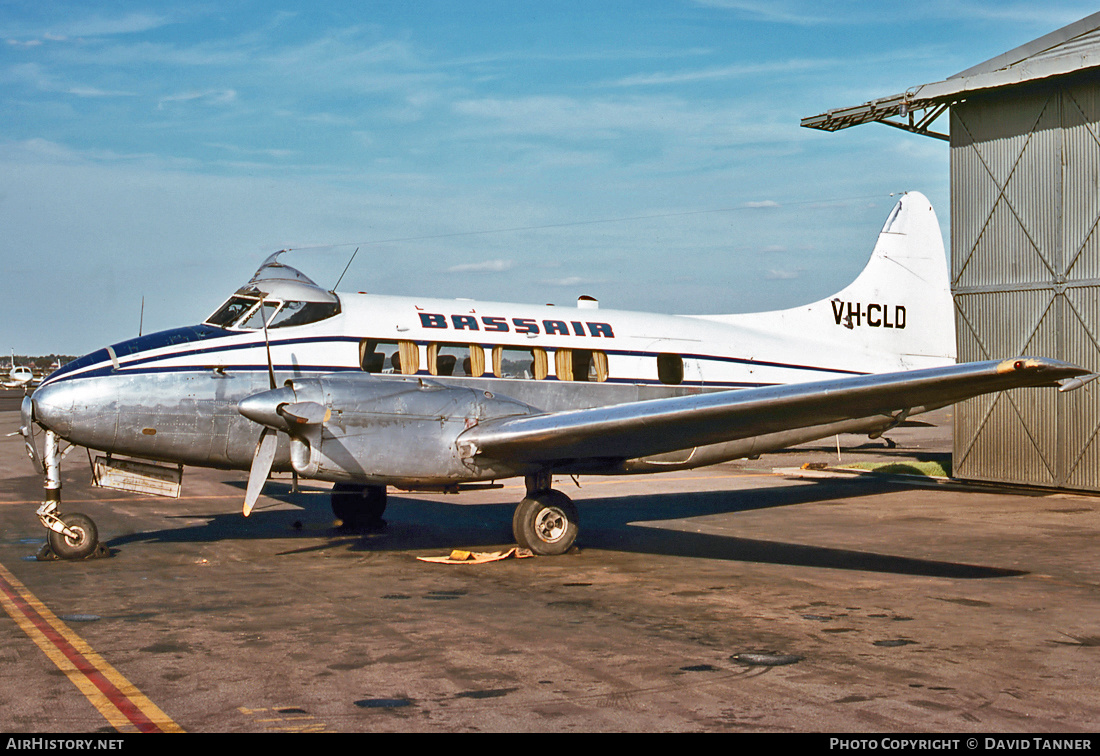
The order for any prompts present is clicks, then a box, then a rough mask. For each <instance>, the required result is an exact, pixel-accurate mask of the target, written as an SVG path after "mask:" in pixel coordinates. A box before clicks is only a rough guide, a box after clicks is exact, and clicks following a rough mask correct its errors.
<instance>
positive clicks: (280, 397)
mask: <svg viewBox="0 0 1100 756" xmlns="http://www.w3.org/2000/svg"><path fill="white" fill-rule="evenodd" d="M237 411H238V412H240V413H241V414H242V415H244V416H245V417H247V418H248V419H249V420H251V421H253V422H254V423H258V424H259V425H262V426H263V428H264V429H263V431H262V432H261V433H260V440H259V441H257V442H256V452H255V454H253V456H252V467H251V468H250V469H249V471H248V487H247V488H246V489H245V494H244V516H245V517H248V515H249V514H251V513H252V508H253V507H254V506H255V505H256V500H257V499H259V498H260V492H261V491H262V490H263V487H264V483H265V482H266V481H267V476H268V475H270V474H271V466H272V464H274V462H275V450H276V448H277V447H278V444H279V433H280V432H283V433H286V434H287V435H288V436H290V437H291V438H297V439H300V440H302V441H304V442H305V443H307V444H309V443H310V440H311V438H313V439H315V438H316V437H317V434H318V432H319V431H320V429H321V426H322V425H324V424H325V423H326V422H328V419H329V418H330V417H331V416H332V410H330V409H329V408H328V407H326V406H325V405H323V404H321V403H320V402H309V401H306V402H299V401H297V397H296V395H295V392H294V388H293V387H292V386H284V387H283V388H277V389H273V390H271V391H264V392H261V393H259V394H253V395H252V396H249V397H247V398H245V399H242V400H241V401H240V402H238V403H237Z"/></svg>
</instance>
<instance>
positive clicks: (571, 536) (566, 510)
mask: <svg viewBox="0 0 1100 756" xmlns="http://www.w3.org/2000/svg"><path fill="white" fill-rule="evenodd" d="M512 533H513V535H514V536H515V538H516V543H517V544H519V545H520V546H522V547H523V548H525V549H530V550H531V551H532V552H534V553H535V554H538V555H540V556H557V555H559V554H564V553H565V552H567V551H569V549H570V548H571V547H572V546H573V542H574V541H575V540H577V508H576V507H575V506H574V505H573V502H572V501H570V500H569V497H568V496H566V495H565V494H563V493H561V492H560V491H553V490H548V491H539V492H538V493H535V494H530V495H528V497H527V498H526V499H524V500H523V501H521V502H520V503H519V506H517V507H516V513H515V515H513V517H512Z"/></svg>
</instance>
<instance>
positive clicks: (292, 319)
mask: <svg viewBox="0 0 1100 756" xmlns="http://www.w3.org/2000/svg"><path fill="white" fill-rule="evenodd" d="M339 312H340V303H339V302H287V303H286V304H284V305H283V309H281V310H279V312H278V313H277V314H276V315H275V317H274V318H272V319H271V322H269V323H268V324H267V327H268V328H289V327H291V326H299V325H306V324H307V323H316V322H317V321H318V320H324V319H325V318H331V317H332V316H333V315H336V314H338V313H339Z"/></svg>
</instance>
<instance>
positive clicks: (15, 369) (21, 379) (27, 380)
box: [0, 349, 37, 388]
mask: <svg viewBox="0 0 1100 756" xmlns="http://www.w3.org/2000/svg"><path fill="white" fill-rule="evenodd" d="M36 383H37V382H36V381H35V379H34V371H33V370H31V369H30V368H29V367H27V366H26V365H16V364H15V350H14V349H13V350H12V353H11V369H10V370H8V379H7V380H6V381H2V382H0V385H3V386H4V388H28V387H31V386H34V385H36Z"/></svg>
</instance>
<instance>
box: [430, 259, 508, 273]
mask: <svg viewBox="0 0 1100 756" xmlns="http://www.w3.org/2000/svg"><path fill="white" fill-rule="evenodd" d="M514 267H516V264H515V262H514V261H512V260H486V261H485V262H479V263H463V264H462V265H452V266H451V267H449V268H447V272H448V273H503V272H504V271H506V270H511V269H512V268H514Z"/></svg>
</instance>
